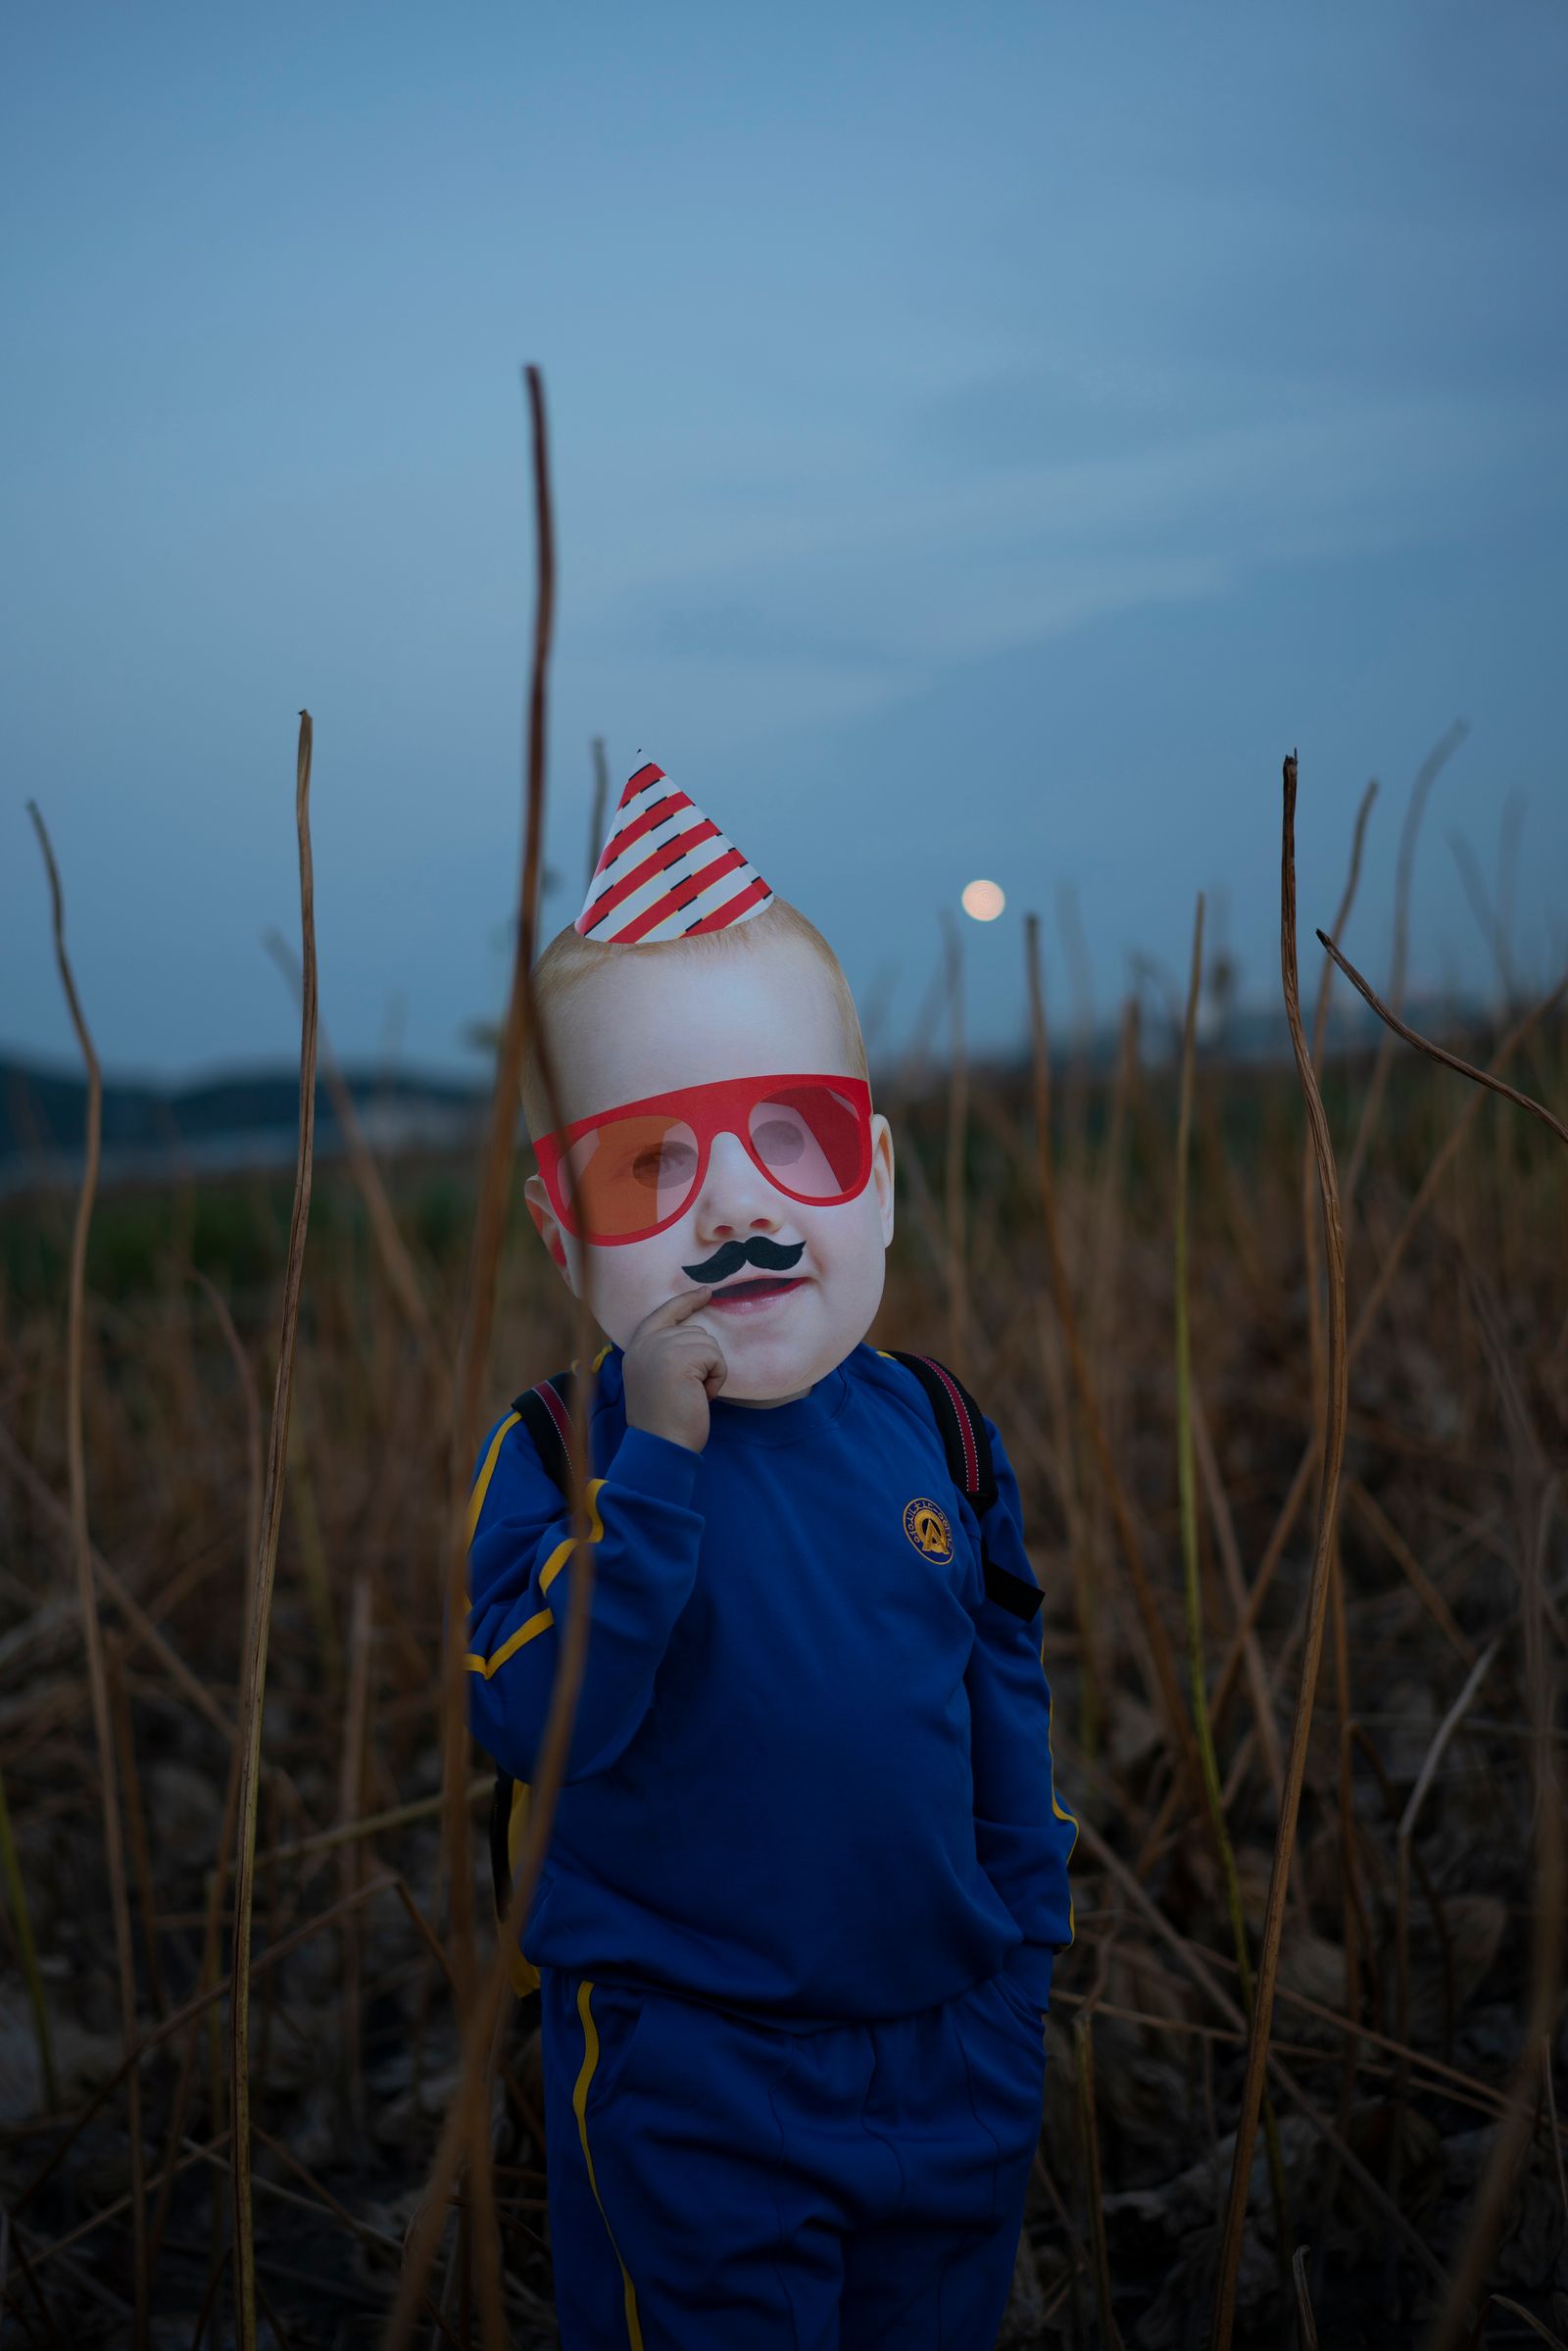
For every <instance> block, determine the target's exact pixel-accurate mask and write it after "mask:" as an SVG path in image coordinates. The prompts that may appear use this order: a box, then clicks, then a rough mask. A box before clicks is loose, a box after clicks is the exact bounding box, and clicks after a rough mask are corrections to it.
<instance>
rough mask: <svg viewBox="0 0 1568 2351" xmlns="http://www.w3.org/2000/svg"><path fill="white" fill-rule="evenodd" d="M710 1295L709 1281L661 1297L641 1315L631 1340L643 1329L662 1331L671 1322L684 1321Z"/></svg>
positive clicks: (638, 1337)
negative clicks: (649, 1309) (650, 1308)
mask: <svg viewBox="0 0 1568 2351" xmlns="http://www.w3.org/2000/svg"><path fill="white" fill-rule="evenodd" d="M712 1295H713V1293H712V1288H711V1284H710V1283H707V1282H699V1283H698V1285H697V1288H696V1289H695V1290H677V1291H676V1293H675V1295H674V1297H673V1298H662V1299H661V1300H660V1302H659V1304H658V1305H657V1306H655V1307H654V1309H653V1311H652V1312H651V1313H648V1314H645V1315H644V1316H643V1318H642V1321H641V1322H640V1323H639V1324H638V1325H637V1328H636V1330H635V1331H633V1333H632V1340H633V1342H634V1343H635V1342H636V1341H637V1340H639V1339H640V1338H641V1337H642V1335H643V1333H644V1332H645V1331H664V1330H668V1329H669V1327H670V1325H671V1324H673V1323H677V1322H684V1321H685V1319H686V1317H687V1315H688V1314H690V1313H691V1311H692V1309H693V1308H694V1307H696V1306H703V1305H706V1304H707V1302H708V1300H709V1299H710V1298H711V1297H712Z"/></svg>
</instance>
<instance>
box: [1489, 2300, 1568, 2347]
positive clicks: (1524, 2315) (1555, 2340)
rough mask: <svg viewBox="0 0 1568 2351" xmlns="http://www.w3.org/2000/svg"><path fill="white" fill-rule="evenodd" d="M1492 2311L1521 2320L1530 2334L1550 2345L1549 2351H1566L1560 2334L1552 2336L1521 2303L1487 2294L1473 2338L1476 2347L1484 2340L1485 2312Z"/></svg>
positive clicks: (1549, 2330) (1567, 2344)
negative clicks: (1538, 2336) (1501, 2311)
mask: <svg viewBox="0 0 1568 2351" xmlns="http://www.w3.org/2000/svg"><path fill="white" fill-rule="evenodd" d="M1493 2310H1505V2311H1506V2312H1507V2313H1508V2316H1509V2317H1510V2318H1512V2319H1523V2321H1524V2323H1525V2325H1526V2326H1527V2327H1529V2328H1530V2330H1531V2332H1532V2334H1539V2335H1540V2337H1541V2339H1542V2341H1543V2342H1544V2343H1549V2344H1550V2346H1551V2351H1568V2343H1564V2341H1563V2339H1562V2336H1561V2335H1560V2334H1553V2333H1552V2331H1551V2328H1550V2327H1544V2326H1543V2325H1542V2323H1541V2321H1540V2320H1539V2319H1533V2318H1532V2317H1531V2315H1530V2313H1529V2311H1528V2310H1526V2309H1525V2308H1524V2306H1523V2304H1522V2303H1519V2302H1514V2301H1512V2300H1510V2298H1509V2296H1508V2295H1507V2294H1489V2295H1488V2296H1487V2307H1486V2310H1484V2311H1483V2312H1482V2314H1481V2318H1480V2321H1479V2322H1478V2325H1477V2329H1476V2333H1475V2336H1474V2338H1473V2339H1474V2341H1475V2342H1476V2344H1477V2345H1478V2346H1479V2345H1480V2344H1482V2343H1484V2342H1485V2340H1486V2332H1487V2311H1493Z"/></svg>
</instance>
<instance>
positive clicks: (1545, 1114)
mask: <svg viewBox="0 0 1568 2351" xmlns="http://www.w3.org/2000/svg"><path fill="white" fill-rule="evenodd" d="M1318 937H1319V939H1321V941H1322V942H1323V945H1324V946H1325V947H1326V948H1327V950H1328V952H1329V954H1330V955H1332V956H1333V957H1334V960H1335V962H1336V963H1338V965H1339V967H1340V969H1341V970H1342V971H1343V972H1344V974H1345V976H1346V978H1347V979H1348V980H1349V981H1350V983H1351V984H1352V986H1354V987H1356V988H1359V989H1360V991H1361V994H1362V995H1363V996H1364V997H1365V998H1366V1001H1367V1003H1368V1004H1370V1005H1371V1006H1372V1009H1373V1011H1374V1012H1376V1013H1377V1015H1378V1017H1379V1019H1380V1020H1385V1021H1387V1022H1388V1025H1389V1027H1390V1028H1391V1029H1392V1030H1393V1031H1394V1034H1395V1035H1396V1036H1397V1037H1402V1038H1403V1039H1404V1042H1405V1044H1406V1045H1413V1046H1414V1047H1415V1049H1416V1051H1417V1053H1425V1054H1426V1055H1427V1056H1428V1058H1429V1059H1430V1060H1433V1061H1438V1062H1441V1063H1442V1065H1443V1067H1444V1068H1445V1069H1453V1070H1457V1071H1458V1073H1459V1075H1460V1077H1462V1078H1473V1079H1474V1080H1475V1082H1476V1084H1477V1085H1478V1086H1490V1087H1491V1089H1492V1091H1493V1093H1494V1094H1500V1095H1501V1096H1502V1098H1503V1100H1504V1101H1505V1102H1517V1103H1518V1105H1519V1107H1520V1109H1521V1110H1529V1111H1531V1112H1532V1113H1533V1114H1534V1115H1535V1116H1536V1117H1537V1118H1539V1119H1540V1120H1541V1121H1542V1123H1543V1124H1544V1125H1545V1126H1547V1127H1549V1128H1550V1129H1551V1132H1552V1133H1553V1134H1554V1135H1555V1136H1556V1138H1557V1140H1558V1142H1559V1143H1568V1126H1564V1125H1563V1122H1562V1120H1561V1119H1560V1118H1554V1117H1553V1116H1552V1114H1551V1112H1550V1111H1549V1110H1548V1109H1546V1108H1545V1106H1544V1104H1543V1103H1541V1102H1537V1101H1536V1099H1535V1097H1534V1096H1533V1095H1530V1094H1520V1093H1518V1092H1517V1091H1516V1090H1515V1089H1514V1088H1513V1087H1512V1086H1505V1085H1504V1084H1503V1082H1502V1080H1501V1078H1495V1077H1493V1076H1492V1075H1491V1074H1490V1073H1489V1072H1488V1071H1487V1070H1485V1069H1477V1068H1476V1066H1475V1064H1474V1063H1473V1062H1471V1061H1461V1060H1460V1058H1459V1056H1458V1054H1457V1053H1448V1052H1446V1050H1445V1049H1444V1047H1443V1046H1441V1045H1434V1044H1433V1042H1432V1040H1431V1038H1430V1037H1423V1036H1422V1035H1421V1034H1420V1032H1419V1031H1418V1030H1416V1029H1412V1028H1409V1027H1407V1026H1406V1025H1405V1023H1404V1022H1403V1021H1402V1020H1401V1019H1400V1018H1399V1016H1398V1014H1397V1012H1395V1011H1392V1010H1391V1009H1390V1007H1389V1006H1388V1005H1387V1004H1385V1003H1384V1001H1383V999H1382V997H1381V996H1379V995H1378V993H1377V991H1376V989H1375V988H1373V987H1372V985H1371V983H1370V982H1369V981H1367V980H1364V979H1363V978H1362V977H1361V974H1360V973H1359V972H1358V971H1357V970H1356V968H1355V965H1354V964H1353V963H1352V962H1350V961H1349V960H1348V958H1347V957H1346V956H1345V955H1341V953H1340V951H1339V949H1338V948H1337V947H1336V946H1335V944H1334V942H1333V940H1332V939H1331V938H1330V937H1329V935H1328V933H1327V932H1326V931H1319V932H1318Z"/></svg>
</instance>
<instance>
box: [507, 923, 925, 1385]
mask: <svg viewBox="0 0 1568 2351" xmlns="http://www.w3.org/2000/svg"><path fill="white" fill-rule="evenodd" d="M555 1059H556V1062H557V1065H558V1070H559V1077H560V1082H561V1084H562V1086H563V1090H564V1100H563V1102H562V1110H563V1113H564V1118H565V1121H566V1123H567V1124H568V1125H569V1124H570V1123H571V1122H572V1121H573V1120H575V1119H579V1118H586V1117H588V1116H590V1115H591V1114H593V1113H595V1112H597V1111H601V1110H610V1109H613V1108H614V1107H616V1106H617V1105H618V1104H620V1103H622V1102H637V1101H641V1100H642V1099H644V1098H645V1097H647V1096H650V1095H658V1094H665V1093H669V1092H672V1091H674V1090H675V1089H676V1088H681V1087H688V1086H690V1087H695V1086H703V1085H708V1084H711V1083H712V1082H713V1081H714V1080H716V1079H720V1078H746V1077H756V1076H761V1075H764V1074H767V1075H777V1076H786V1075H791V1074H795V1075H802V1074H807V1073H811V1074H816V1075H837V1076H842V1077H851V1076H853V1075H855V1071H854V1069H853V1068H852V1065H851V1062H850V1058H849V1054H848V1053H847V1050H846V1047H845V1042H844V1037H843V1034H842V1030H841V1024H840V1021H839V1018H838V1014H837V1010H836V1008H835V1005H834V1003H833V999H832V996H831V994H830V992H829V988H828V982H827V977H826V974H825V973H824V972H823V970H822V967H821V965H820V963H819V962H818V961H817V959H816V957H815V956H814V955H812V954H811V952H810V950H809V948H808V947H806V946H804V945H803V944H801V943H800V942H798V941H795V940H791V939H784V940H774V941H770V942H768V944H767V945H766V946H765V947H762V948H745V947H737V948H736V949H735V951H734V952H733V953H732V954H728V955H721V956H711V957H710V956H706V955H705V956H701V957H699V956H696V955H639V954H638V951H637V950H636V948H635V947H628V948H626V949H625V950H624V951H623V952H622V953H621V954H620V955H617V956H616V958H615V960H614V961H613V963H610V964H607V965H605V966H604V967H603V968H602V969H601V970H599V971H597V972H593V973H590V974H589V975H588V977H587V978H585V979H583V980H581V981H580V982H579V983H578V985H577V987H576V989H575V990H574V992H573V994H572V995H571V997H570V998H569V999H568V1000H567V1004H566V1006H565V1012H564V1018H563V1019H562V1020H560V1021H558V1042H557V1044H556V1052H555ZM871 1143H872V1151H871V1172H870V1175H869V1176H868V1177H867V1179H866V1182H865V1185H864V1187H863V1189H862V1190H861V1191H860V1192H859V1193H858V1195H857V1197H856V1198H855V1199H853V1200H845V1201H843V1202H841V1203H840V1204H839V1205H837V1206H835V1207H818V1206H813V1205H811V1204H810V1203H809V1202H807V1201H803V1200H792V1199H791V1198H790V1197H789V1196H788V1194H786V1193H783V1192H780V1191H779V1190H778V1189H777V1187H776V1186H775V1185H774V1184H772V1183H771V1182H770V1181H769V1180H768V1178H767V1176H766V1175H764V1174H763V1173H762V1171H761V1169H760V1167H759V1166H758V1165H757V1164H756V1162H755V1161H754V1160H753V1159H752V1157H751V1156H750V1155H749V1153H748V1152H747V1151H746V1150H745V1149H744V1147H743V1145H742V1143H741V1140H740V1137H739V1136H738V1135H736V1134H731V1133H720V1134H717V1135H715V1136H714V1137H713V1140H712V1146H711V1151H710V1154H709V1162H708V1169H707V1172H706V1174H705V1176H704V1178H703V1181H702V1183H701V1184H700V1185H699V1187H698V1189H697V1191H696V1193H695V1194H694V1196H693V1198H692V1200H690V1201H689V1203H688V1204H687V1206H686V1208H685V1210H684V1212H683V1213H682V1214H681V1215H679V1216H678V1217H676V1219H675V1221H674V1222H673V1223H672V1224H668V1225H666V1226H665V1227H664V1229H663V1231H662V1232H660V1233H655V1234H652V1235H651V1236H650V1237H649V1238H648V1239H646V1240H642V1241H628V1242H621V1243H616V1244H613V1245H609V1246H603V1245H596V1244H593V1243H588V1244H584V1243H583V1242H582V1241H580V1240H579V1239H578V1238H577V1237H576V1235H574V1234H572V1233H569V1232H567V1231H566V1230H565V1228H564V1226H563V1224H562V1223H561V1220H560V1219H559V1217H558V1216H557V1215H556V1213H555V1210H554V1208H553V1207H552V1206H551V1203H550V1199H549V1195H548V1193H547V1192H546V1190H545V1186H544V1182H543V1179H542V1178H541V1177H540V1176H538V1175H531V1176H530V1177H529V1178H528V1181H527V1183H526V1185H525V1186H524V1194H525V1197H526V1199H527V1202H528V1212H529V1214H530V1215H531V1216H532V1218H533V1221H534V1223H535V1225H536V1226H537V1228H538V1230H539V1233H540V1235H541V1237H542V1239H543V1241H544V1243H545V1246H546V1248H547V1249H549V1251H550V1254H551V1256H552V1257H553V1258H554V1259H555V1261H556V1264H557V1265H558V1266H559V1267H560V1269H561V1272H562V1274H563V1276H564V1279H565V1281H566V1283H567V1284H568V1286H569V1287H570V1289H571V1291H572V1292H573V1294H574V1295H576V1294H577V1293H579V1292H580V1290H581V1288H582V1262H583V1256H584V1253H585V1251H586V1254H587V1256H588V1258H589V1260H590V1264H589V1268H588V1271H589V1290H590V1294H591V1296H590V1302H591V1304H592V1307H593V1311H594V1315H595V1317H596V1319H597V1320H598V1322H599V1324H600V1327H601V1328H602V1329H603V1330H604V1331H605V1332H606V1333H607V1334H608V1335H609V1337H610V1338H612V1339H613V1341H614V1342H615V1344H616V1346H617V1347H626V1346H627V1345H628V1344H629V1342H630V1340H631V1337H632V1334H633V1333H634V1332H635V1330H636V1328H637V1326H638V1324H639V1323H640V1322H641V1321H642V1320H643V1318H644V1316H645V1315H647V1314H651V1313H652V1312H653V1309H654V1308H655V1307H656V1306H659V1305H662V1303H663V1302H664V1300H665V1299H666V1298H673V1297H675V1296H676V1295H678V1294H679V1293H681V1292H683V1291H687V1290H691V1289H693V1288H694V1287H696V1285H697V1284H698V1282H700V1281H701V1280H703V1279H704V1278H705V1276H704V1275H703V1274H702V1273H698V1274H693V1273H692V1272H690V1271H689V1270H687V1269H689V1268H690V1267H693V1266H697V1267H703V1266H706V1265H707V1263H708V1262H709V1260H711V1258H712V1257H714V1256H715V1254H716V1253H717V1252H718V1251H719V1250H720V1249H722V1247H723V1245H724V1244H725V1243H726V1242H737V1241H739V1242H744V1241H748V1240H750V1239H752V1238H754V1237H757V1236H765V1238H766V1239H767V1240H768V1241H770V1242H773V1243H775V1244H778V1245H780V1246H782V1247H785V1248H792V1247H794V1246H796V1245H797V1244H799V1245H801V1254H800V1257H799V1259H798V1261H797V1262H795V1263H794V1264H793V1265H791V1266H790V1268H789V1276H790V1278H791V1279H792V1280H793V1281H795V1283H796V1284H797V1287H795V1288H793V1289H791V1290H789V1291H787V1292H785V1293H784V1294H783V1295H781V1296H778V1297H775V1298H770V1299H767V1300H765V1301H761V1302H758V1303H755V1304H751V1305H746V1304H742V1303H739V1302H737V1303H736V1304H734V1305H730V1306H725V1305H720V1304H717V1303H715V1302H714V1301H713V1300H710V1302H709V1303H708V1304H707V1305H705V1306H700V1307H698V1309H697V1311H696V1312H695V1313H694V1314H693V1315H692V1316H691V1317H690V1319H691V1320H692V1321H693V1322H701V1323H703V1324H704V1325H705V1326H706V1327H708V1328H709V1329H711V1332H712V1333H713V1336H714V1338H715V1339H716V1340H717V1342H718V1344H719V1346H720V1347H722V1348H723V1350H724V1358H725V1361H726V1362H727V1364H728V1365H729V1376H728V1378H727V1379H726V1381H725V1383H724V1387H723V1389H722V1390H721V1391H720V1393H721V1394H722V1395H724V1396H727V1397H730V1398H731V1399H732V1400H736V1401H756V1402H782V1401H784V1400H786V1399H787V1398H789V1397H793V1396H802V1395H804V1394H805V1393H806V1391H807V1390H808V1389H809V1388H810V1387H813V1386H814V1385H815V1383H816V1382H817V1381H818V1380H820V1379H823V1378H825V1377H826V1375H827V1373H829V1372H830V1371H831V1370H833V1368H834V1366H835V1365H836V1364H839V1363H842V1362H843V1360H844V1358H845V1356H846V1355H847V1354H849V1353H850V1351H851V1349H852V1348H854V1347H858V1345H859V1343H860V1341H861V1340H862V1339H863V1338H864V1337H865V1334H866V1332H867V1330H868V1329H869V1328H870V1326H871V1322H872V1319H873V1317H874V1316H875V1313H876V1309H877V1306H878V1305H879V1303H880V1302H881V1298H882V1279H883V1269H884V1252H885V1250H886V1249H887V1246H888V1243H889V1242H890V1241H891V1240H892V1238H893V1141H892V1136H891V1134H890V1132H889V1129H888V1122H887V1120H886V1119H885V1118H883V1117H882V1116H881V1115H880V1114H879V1113H878V1114H874V1115H873V1117H872V1121H871ZM796 1188H797V1189H802V1190H804V1189H806V1186H804V1185H798V1186H797V1187H796ZM761 1270H762V1269H761V1268H760V1267H759V1266H758V1265H757V1264H755V1263H749V1264H747V1265H745V1266H743V1267H742V1268H741V1269H740V1271H739V1272H738V1273H735V1274H732V1275H730V1276H729V1277H728V1278H729V1280H731V1281H745V1280H748V1279H751V1280H756V1279H758V1278H760V1273H761ZM719 1287H720V1289H722V1285H719Z"/></svg>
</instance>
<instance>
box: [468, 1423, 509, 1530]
mask: <svg viewBox="0 0 1568 2351" xmlns="http://www.w3.org/2000/svg"><path fill="white" fill-rule="evenodd" d="M521 1418H522V1414H521V1413H520V1412H512V1413H509V1414H508V1416H507V1418H506V1419H505V1420H504V1421H503V1422H502V1424H501V1426H500V1428H499V1429H497V1431H496V1433H495V1435H494V1436H493V1437H492V1438H491V1440H490V1449H489V1451H488V1452H487V1453H486V1454H485V1457H484V1459H483V1461H482V1462H481V1463H480V1464H479V1475H478V1476H477V1477H476V1478H475V1479H474V1481H473V1492H472V1493H471V1494H469V1496H468V1527H467V1540H468V1542H469V1543H471V1542H472V1541H473V1530H474V1528H475V1527H476V1526H477V1525H478V1524H479V1513H480V1511H481V1510H482V1509H483V1508H484V1497H485V1495H486V1494H488V1493H489V1491H490V1481H491V1479H492V1478H493V1477H494V1476H495V1474H496V1463H497V1461H498V1460H499V1459H500V1458H501V1443H502V1440H503V1438H504V1437H505V1436H506V1434H507V1431H508V1430H509V1429H515V1427H516V1425H517V1423H518V1421H519V1420H521Z"/></svg>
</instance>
